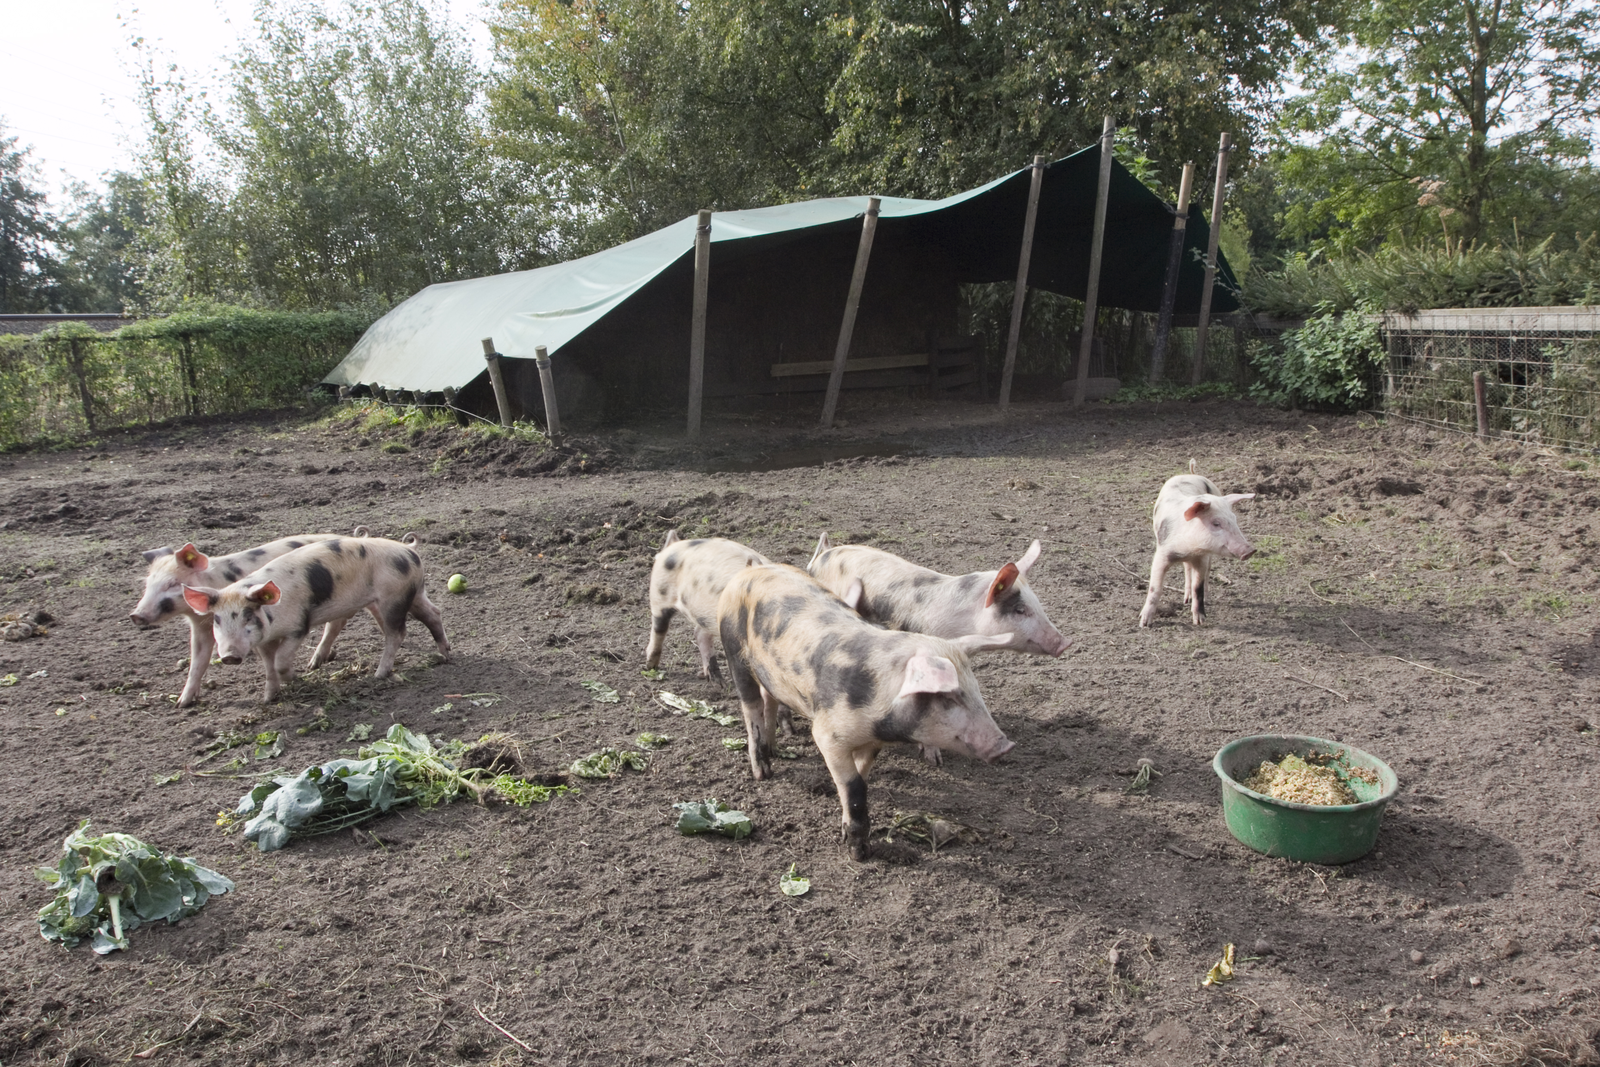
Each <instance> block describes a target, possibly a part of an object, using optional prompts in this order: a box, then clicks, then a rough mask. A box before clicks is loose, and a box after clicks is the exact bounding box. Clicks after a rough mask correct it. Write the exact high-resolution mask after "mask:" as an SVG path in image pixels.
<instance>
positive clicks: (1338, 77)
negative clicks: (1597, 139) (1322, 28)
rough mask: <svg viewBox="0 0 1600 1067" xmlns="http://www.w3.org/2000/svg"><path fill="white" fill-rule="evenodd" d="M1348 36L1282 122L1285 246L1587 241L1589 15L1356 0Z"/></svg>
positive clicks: (1536, 6) (1597, 35) (1572, 9)
mask: <svg viewBox="0 0 1600 1067" xmlns="http://www.w3.org/2000/svg"><path fill="white" fill-rule="evenodd" d="M1349 27H1350V28H1349V32H1348V33H1347V35H1346V36H1345V37H1344V38H1342V39H1341V40H1340V41H1339V42H1338V43H1339V44H1340V45H1342V46H1343V47H1341V48H1338V49H1329V50H1327V51H1323V52H1320V53H1318V54H1316V55H1315V56H1313V57H1311V58H1310V59H1309V60H1308V61H1307V62H1306V64H1305V66H1304V69H1303V70H1302V72H1301V73H1302V84H1304V85H1305V86H1306V88H1307V89H1308V92H1306V93H1304V94H1302V95H1300V96H1298V97H1296V98H1294V99H1292V100H1291V101H1290V103H1289V106H1288V107H1287V108H1286V110H1285V122H1284V127H1283V132H1284V134H1285V135H1286V136H1287V137H1288V138H1289V139H1290V141H1291V147H1289V148H1288V149H1287V151H1286V152H1285V154H1284V156H1283V159H1282V166H1281V175H1282V178H1283V179H1284V181H1285V182H1286V183H1287V184H1288V185H1289V186H1290V187H1291V190H1292V191H1291V194H1290V200H1291V204H1290V207H1289V209H1288V210H1287V211H1286V213H1285V215H1284V223H1285V226H1286V228H1287V229H1288V230H1289V231H1290V232H1291V233H1293V234H1295V235H1297V236H1299V237H1301V238H1306V239H1320V240H1321V241H1323V242H1324V243H1326V244H1328V245H1330V246H1332V247H1334V248H1341V249H1348V248H1368V249H1371V248H1374V247H1376V246H1377V244H1378V243H1380V242H1382V241H1385V240H1397V239H1406V240H1415V239H1417V238H1418V237H1419V236H1421V235H1430V236H1441V237H1442V236H1445V235H1448V236H1449V237H1450V239H1452V240H1462V241H1466V242H1468V243H1470V242H1472V241H1474V240H1484V239H1489V240H1506V241H1515V240H1516V238H1517V237H1518V236H1519V235H1520V234H1527V233H1532V234H1535V235H1538V236H1544V235H1547V234H1550V233H1557V232H1564V233H1567V234H1570V233H1572V232H1573V231H1574V230H1575V229H1578V228H1584V229H1588V228H1592V227H1593V226H1594V224H1595V222H1596V221H1597V214H1596V212H1595V209H1594V194H1595V193H1596V192H1597V191H1600V190H1597V188H1596V186H1597V178H1596V175H1595V173H1594V171H1593V170H1592V169H1591V168H1590V167H1589V166H1588V165H1587V160H1588V157H1589V153H1590V150H1591V148H1592V147H1593V145H1592V142H1591V138H1590V132H1591V131H1590V126H1589V123H1590V121H1591V120H1592V119H1593V118H1594V117H1595V116H1596V114H1597V105H1600V95H1597V90H1600V81H1597V78H1600V24H1597V22H1596V20H1595V17H1594V9H1593V5H1592V4H1590V3H1588V2H1587V0H1362V2H1361V3H1360V4H1359V5H1358V7H1357V8H1356V9H1355V10H1354V11H1353V12H1352V16H1351V19H1350V22H1349ZM1513 220H1518V222H1519V223H1520V226H1518V225H1514V223H1513Z"/></svg>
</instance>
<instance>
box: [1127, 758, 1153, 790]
mask: <svg viewBox="0 0 1600 1067" xmlns="http://www.w3.org/2000/svg"><path fill="white" fill-rule="evenodd" d="M1151 775H1154V776H1155V777H1157V778H1160V777H1161V772H1160V771H1158V770H1156V765H1155V764H1154V763H1152V762H1151V761H1150V760H1148V759H1141V760H1140V761H1139V773H1138V774H1135V775H1134V776H1133V781H1131V782H1129V783H1128V788H1126V789H1124V790H1123V792H1124V793H1148V792H1150V776H1151Z"/></svg>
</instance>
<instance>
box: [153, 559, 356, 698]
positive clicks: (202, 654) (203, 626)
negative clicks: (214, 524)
mask: <svg viewBox="0 0 1600 1067" xmlns="http://www.w3.org/2000/svg"><path fill="white" fill-rule="evenodd" d="M358 529H359V527H358ZM338 536H339V535H338V534H301V535H300V536H298V537H285V538H282V539H280V540H277V541H268V542H267V543H266V544H264V545H257V546H256V547H255V548H250V549H246V550H245V551H243V552H235V553H233V554H232V555H230V556H207V555H206V554H205V553H203V552H201V551H200V550H199V549H198V548H196V547H195V546H194V545H193V544H192V543H191V544H186V545H184V546H183V547H182V548H180V549H178V550H177V551H173V550H172V549H170V548H152V549H151V550H150V551H148V552H146V553H144V558H145V562H147V563H149V564H150V571H149V573H147V574H146V575H145V576H144V595H143V596H142V597H140V598H139V605H138V607H136V608H134V609H133V611H132V612H130V613H129V615H128V617H129V618H130V619H132V620H133V621H134V622H135V623H137V624H138V625H139V626H141V627H143V628H145V629H152V628H154V627H157V626H160V625H161V624H162V623H164V622H166V621H167V620H168V619H171V618H173V617H175V616H178V615H182V616H183V617H184V619H185V620H186V621H187V622H188V623H189V680H188V681H187V682H186V683H185V684H184V687H183V692H182V693H181V694H179V696H178V706H179V707H188V706H189V705H190V704H193V703H194V702H195V701H196V700H197V699H199V696H200V682H201V680H202V679H204V678H205V676H206V668H207V667H209V666H210V665H211V652H212V650H213V649H215V648H216V646H217V642H216V639H215V638H213V637H212V634H211V620H210V619H207V618H204V617H202V616H200V615H197V614H195V612H194V609H193V608H191V607H189V605H188V603H187V602H186V601H185V600H184V598H183V587H184V586H186V585H189V586H193V587H195V588H196V589H221V588H222V587H223V586H225V585H227V584H228V583H229V582H235V581H238V580H239V579H240V578H243V577H244V576H245V575H247V574H252V573H254V572H255V571H257V570H259V569H260V568H261V567H263V566H265V565H266V564H268V563H271V562H272V561H273V560H275V559H277V558H278V557H279V556H282V555H286V554H288V553H290V552H293V551H294V550H295V549H297V548H304V547H305V546H306V545H309V544H315V543H316V542H318V541H331V540H333V539H334V538H336V537H338ZM329 645H330V647H331V645H332V642H331V641H329Z"/></svg>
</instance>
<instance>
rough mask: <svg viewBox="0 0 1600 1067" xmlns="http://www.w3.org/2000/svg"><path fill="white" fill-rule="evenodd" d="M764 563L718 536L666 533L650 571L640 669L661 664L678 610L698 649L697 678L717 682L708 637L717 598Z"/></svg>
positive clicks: (714, 619) (759, 556)
mask: <svg viewBox="0 0 1600 1067" xmlns="http://www.w3.org/2000/svg"><path fill="white" fill-rule="evenodd" d="M766 562H768V560H767V557H765V556H763V555H762V554H761V553H759V552H757V551H756V550H755V549H753V548H746V547H745V546H744V545H741V544H740V543H739V542H737V541H729V540H727V539H726V538H722V537H697V538H694V539H693V540H690V541H682V540H679V538H678V531H677V530H672V531H669V532H668V533H667V536H666V539H665V540H664V541H662V542H661V551H660V552H657V553H656V561H655V564H654V565H653V566H651V568H650V643H649V645H648V646H646V648H645V652H644V665H645V667H646V669H648V670H655V669H656V666H657V664H659V663H660V662H661V645H662V643H663V642H664V641H665V640H666V636H667V627H668V626H669V625H671V623H672V616H673V615H675V614H677V613H678V612H680V611H681V612H683V614H685V615H687V616H688V617H689V621H690V622H691V623H693V625H694V643H695V645H696V646H697V647H698V648H699V649H700V677H702V678H716V679H717V680H718V681H720V680H721V678H722V675H721V673H720V672H719V671H718V670H717V660H716V655H715V652H714V649H713V646H712V635H713V634H715V633H716V629H717V598H718V597H720V596H721V595H722V590H723V587H724V586H726V585H727V584H728V580H729V579H730V578H732V577H733V576H734V575H735V574H738V573H739V572H740V571H741V570H743V569H744V568H745V567H748V566H750V565H751V564H763V563H766Z"/></svg>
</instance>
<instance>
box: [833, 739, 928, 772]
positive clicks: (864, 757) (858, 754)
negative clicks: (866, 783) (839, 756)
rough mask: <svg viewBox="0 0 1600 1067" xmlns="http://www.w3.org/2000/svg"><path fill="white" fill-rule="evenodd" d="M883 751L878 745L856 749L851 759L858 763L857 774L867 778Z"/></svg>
mask: <svg viewBox="0 0 1600 1067" xmlns="http://www.w3.org/2000/svg"><path fill="white" fill-rule="evenodd" d="M881 751H883V750H882V749H881V748H878V747H877V746H876V745H868V746H866V747H865V748H858V749H856V750H855V752H854V753H852V757H851V758H853V759H854V760H855V761H856V773H857V774H859V775H861V777H863V778H865V777H866V776H867V772H868V771H870V770H872V765H873V764H874V763H876V762H878V753H879V752H881ZM934 751H935V752H937V751H939V750H938V749H934Z"/></svg>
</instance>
